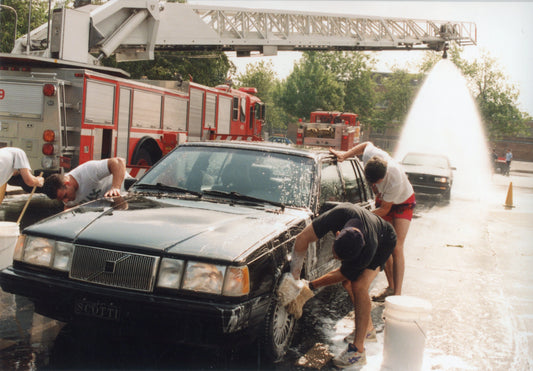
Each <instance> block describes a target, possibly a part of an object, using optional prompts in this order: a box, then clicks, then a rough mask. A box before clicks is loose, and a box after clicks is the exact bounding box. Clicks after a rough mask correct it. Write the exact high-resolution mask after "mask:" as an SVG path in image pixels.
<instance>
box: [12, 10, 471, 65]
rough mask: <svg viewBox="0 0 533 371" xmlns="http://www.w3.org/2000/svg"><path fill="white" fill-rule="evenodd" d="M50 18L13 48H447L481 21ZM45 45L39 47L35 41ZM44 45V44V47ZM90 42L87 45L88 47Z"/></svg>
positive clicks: (152, 14)
mask: <svg viewBox="0 0 533 371" xmlns="http://www.w3.org/2000/svg"><path fill="white" fill-rule="evenodd" d="M51 28H52V30H51V31H52V32H50V33H49V32H48V28H47V27H46V25H43V26H41V27H39V28H38V29H36V30H34V31H32V32H31V33H30V38H29V39H30V40H31V43H30V44H31V45H29V46H28V43H27V40H28V38H27V36H24V37H21V38H20V39H18V40H17V42H16V45H15V48H14V49H13V53H16V54H32V55H37V56H42V57H51V58H59V59H64V60H71V61H75V62H81V63H93V64H97V63H98V58H95V57H93V55H98V56H99V57H102V56H109V55H112V54H115V55H116V57H117V60H118V61H127V60H142V59H153V58H154V51H155V50H223V51H237V54H238V55H247V54H249V53H250V52H252V51H259V52H261V53H263V54H264V55H275V54H276V53H277V52H278V51H290V50H410V49H417V50H420V49H432V50H443V49H444V48H445V45H446V44H447V43H449V42H455V43H457V44H459V45H475V44H476V38H477V34H476V32H477V31H476V25H475V24H474V23H472V22H450V21H434V20H415V19H402V18H383V17H368V16H352V15H339V14H320V13H308V12H297V11H277V10H254V9H248V8H228V7H213V6H200V5H191V4H180V3H162V4H161V3H158V2H157V1H156V0H128V1H123V0H112V1H110V2H108V3H106V4H105V5H102V6H94V5H87V6H83V7H80V8H77V9H64V8H60V9H55V10H54V13H53V16H52V27H51ZM36 46H39V47H36ZM43 46H45V48H44V49H43V48H42V47H43ZM87 46H88V47H87Z"/></svg>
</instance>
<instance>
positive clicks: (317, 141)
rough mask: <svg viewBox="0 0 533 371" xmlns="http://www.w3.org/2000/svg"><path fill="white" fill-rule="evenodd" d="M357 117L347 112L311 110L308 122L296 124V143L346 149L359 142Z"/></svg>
mask: <svg viewBox="0 0 533 371" xmlns="http://www.w3.org/2000/svg"><path fill="white" fill-rule="evenodd" d="M358 117H359V115H357V114H355V113H349V112H338V111H334V112H330V111H314V112H311V115H310V122H300V123H299V124H298V130H297V137H296V144H300V145H305V146H318V147H328V148H329V147H331V148H335V149H340V150H343V151H346V150H348V149H350V148H352V147H353V146H355V145H356V144H357V143H359V140H360V139H359V138H360V127H361V126H360V123H359V119H358Z"/></svg>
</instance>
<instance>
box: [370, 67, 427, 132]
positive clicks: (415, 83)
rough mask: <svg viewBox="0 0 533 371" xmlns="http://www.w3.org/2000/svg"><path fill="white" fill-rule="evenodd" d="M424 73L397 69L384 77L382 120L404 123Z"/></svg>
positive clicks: (381, 95)
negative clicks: (416, 73)
mask: <svg viewBox="0 0 533 371" xmlns="http://www.w3.org/2000/svg"><path fill="white" fill-rule="evenodd" d="M421 78H422V75H421V74H420V75H414V74H410V73H408V72H407V71H405V70H401V69H395V70H394V71H393V72H392V73H391V74H388V75H385V76H384V77H383V78H382V89H381V90H382V92H381V94H380V97H381V101H382V102H383V106H384V107H385V108H384V110H383V111H381V113H380V115H379V116H380V118H381V119H382V120H381V121H382V122H386V123H395V124H396V125H398V124H403V123H404V122H405V119H406V117H407V114H408V113H409V109H410V108H411V105H412V103H413V101H414V99H415V96H416V93H417V91H418V88H419V86H420V84H419V80H420V79H421Z"/></svg>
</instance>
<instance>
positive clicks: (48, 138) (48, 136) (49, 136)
mask: <svg viewBox="0 0 533 371" xmlns="http://www.w3.org/2000/svg"><path fill="white" fill-rule="evenodd" d="M43 140H44V141H45V142H53V141H55V140H56V133H55V132H54V131H53V130H45V131H44V133H43Z"/></svg>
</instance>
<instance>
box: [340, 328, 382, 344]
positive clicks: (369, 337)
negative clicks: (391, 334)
mask: <svg viewBox="0 0 533 371" xmlns="http://www.w3.org/2000/svg"><path fill="white" fill-rule="evenodd" d="M354 339H355V330H353V331H352V332H351V333H350V334H349V335H346V337H345V338H344V342H345V343H353V341H354ZM365 341H368V342H369V343H375V342H377V341H378V339H377V337H376V329H375V328H372V330H370V331H368V332H367V333H366V338H365Z"/></svg>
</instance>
